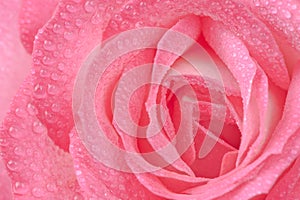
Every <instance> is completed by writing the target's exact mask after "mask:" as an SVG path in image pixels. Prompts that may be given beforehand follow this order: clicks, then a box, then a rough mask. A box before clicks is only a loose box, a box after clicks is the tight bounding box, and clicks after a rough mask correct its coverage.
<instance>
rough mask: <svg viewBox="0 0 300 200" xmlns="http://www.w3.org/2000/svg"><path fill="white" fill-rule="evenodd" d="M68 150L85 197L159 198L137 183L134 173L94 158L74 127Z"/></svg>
mask: <svg viewBox="0 0 300 200" xmlns="http://www.w3.org/2000/svg"><path fill="white" fill-rule="evenodd" d="M70 152H71V154H72V155H73V158H74V165H75V170H76V174H77V177H78V182H79V184H80V186H81V187H82V189H83V190H84V191H85V197H86V198H96V199H108V200H110V199H124V200H126V199H138V200H139V199H143V200H147V199H149V200H152V199H153V200H156V199H157V200H158V199H161V198H159V197H157V196H155V195H154V194H152V193H151V192H150V191H148V190H147V189H146V188H145V187H144V186H143V185H141V184H140V183H139V181H138V180H137V179H136V177H135V175H134V174H131V173H124V172H120V171H117V170H115V169H110V168H109V167H106V166H105V165H103V164H102V163H101V162H99V161H97V160H94V159H93V158H92V157H91V155H90V154H89V152H88V151H87V150H86V148H85V146H84V145H83V144H82V142H81V141H80V138H79V137H78V135H77V132H76V131H75V129H74V130H73V131H72V133H71V145H70Z"/></svg>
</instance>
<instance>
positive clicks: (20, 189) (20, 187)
mask: <svg viewBox="0 0 300 200" xmlns="http://www.w3.org/2000/svg"><path fill="white" fill-rule="evenodd" d="M13 190H14V193H16V194H26V193H27V192H28V190H29V188H28V186H27V184H25V183H22V182H16V183H15V184H14V187H13Z"/></svg>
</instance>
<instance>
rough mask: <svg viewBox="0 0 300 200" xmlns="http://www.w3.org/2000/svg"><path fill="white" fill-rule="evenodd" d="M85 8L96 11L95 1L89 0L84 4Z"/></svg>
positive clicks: (88, 10)
mask: <svg viewBox="0 0 300 200" xmlns="http://www.w3.org/2000/svg"><path fill="white" fill-rule="evenodd" d="M84 9H85V11H86V12H93V11H95V2H94V1H87V2H86V3H85V4H84Z"/></svg>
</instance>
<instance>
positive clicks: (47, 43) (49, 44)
mask: <svg viewBox="0 0 300 200" xmlns="http://www.w3.org/2000/svg"><path fill="white" fill-rule="evenodd" d="M43 47H44V49H46V50H48V51H53V50H55V45H54V44H53V42H52V41H50V40H45V41H44V45H43Z"/></svg>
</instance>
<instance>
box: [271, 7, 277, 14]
mask: <svg viewBox="0 0 300 200" xmlns="http://www.w3.org/2000/svg"><path fill="white" fill-rule="evenodd" d="M270 12H271V13H272V14H277V12H278V10H277V8H276V7H270Z"/></svg>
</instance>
